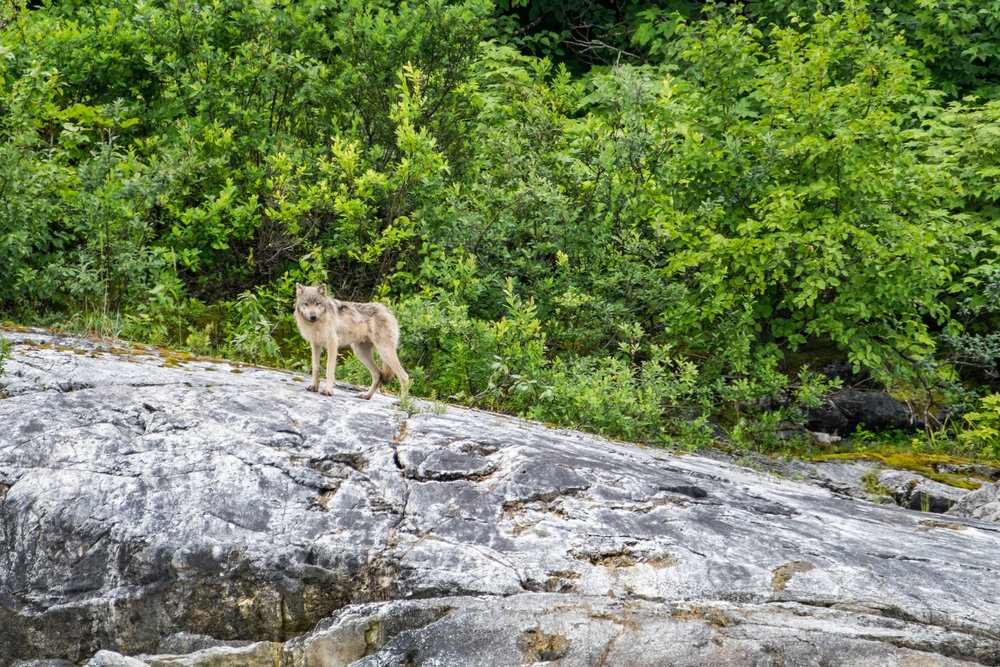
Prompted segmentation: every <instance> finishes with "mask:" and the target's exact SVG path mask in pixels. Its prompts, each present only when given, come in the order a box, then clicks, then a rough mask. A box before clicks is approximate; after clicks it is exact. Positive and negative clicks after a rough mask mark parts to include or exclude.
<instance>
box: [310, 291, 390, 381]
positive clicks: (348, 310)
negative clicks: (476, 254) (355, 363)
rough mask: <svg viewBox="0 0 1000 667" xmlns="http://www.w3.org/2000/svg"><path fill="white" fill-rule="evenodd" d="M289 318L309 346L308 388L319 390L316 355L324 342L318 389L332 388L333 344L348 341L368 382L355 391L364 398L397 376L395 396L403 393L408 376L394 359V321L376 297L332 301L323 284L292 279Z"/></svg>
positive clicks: (338, 344)
mask: <svg viewBox="0 0 1000 667" xmlns="http://www.w3.org/2000/svg"><path fill="white" fill-rule="evenodd" d="M295 323H296V324H297V325H298V327H299V333H301V334H302V337H303V338H305V339H306V340H307V341H309V344H310V345H311V346H312V384H310V385H309V386H308V387H306V389H307V390H308V391H318V390H319V361H320V355H321V354H322V352H323V348H324V347H325V348H326V387H325V388H324V389H323V391H322V393H323V395H325V396H329V395H330V394H331V393H333V381H334V375H335V374H336V372H337V350H339V349H340V348H342V347H347V346H348V345H350V346H351V349H352V350H354V354H356V355H357V356H358V359H360V360H361V363H363V364H364V365H365V366H366V367H367V368H368V370H369V371H370V372H371V374H372V386H371V387H369V388H368V391H366V392H361V393H360V394H358V398H364V399H366V400H367V399H370V398H371V397H372V395H374V394H375V390H376V389H378V388H379V385H381V384H385V383H386V382H388V381H389V380H391V379H392V378H393V375H395V376H396V377H398V378H399V385H400V387H401V391H400V397H401V398H405V397H406V392H407V389H408V387H409V384H410V376H409V375H407V374H406V371H405V370H403V366H402V365H400V363H399V357H398V356H397V353H396V349H397V347H398V345H399V323H398V322H397V321H396V317H395V316H394V315H393V314H392V311H390V310H389V309H388V308H386V307H385V306H383V305H382V304H380V303H353V302H351V301H337V300H335V299H332V298H330V297H329V296H327V294H326V285H317V286H315V287H307V286H306V285H302V284H299V283H296V284H295ZM373 349H375V350H378V353H379V356H380V357H382V362H383V366H382V368H379V367H378V364H376V363H375V358H374V357H373V356H372V350H373Z"/></svg>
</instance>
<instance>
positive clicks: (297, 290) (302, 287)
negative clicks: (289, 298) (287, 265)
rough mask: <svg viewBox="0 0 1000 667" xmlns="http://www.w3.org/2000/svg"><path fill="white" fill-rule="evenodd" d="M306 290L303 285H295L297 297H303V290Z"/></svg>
mask: <svg viewBox="0 0 1000 667" xmlns="http://www.w3.org/2000/svg"><path fill="white" fill-rule="evenodd" d="M305 288H306V286H305V285H303V284H302V283H295V296H302V290H304V289H305Z"/></svg>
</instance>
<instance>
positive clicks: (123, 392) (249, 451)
mask: <svg viewBox="0 0 1000 667" xmlns="http://www.w3.org/2000/svg"><path fill="white" fill-rule="evenodd" d="M5 335H6V337H7V338H8V339H9V340H10V341H11V343H12V356H11V358H10V359H8V360H7V362H6V374H5V375H3V376H0V391H2V392H3V395H5V396H6V398H3V399H0V498H2V504H0V663H2V664H17V663H18V662H19V661H31V660H45V661H46V662H45V664H47V665H51V664H89V665H92V666H98V665H144V664H145V665H230V664H231V665H349V664H357V665H366V666H375V665H397V664H413V665H419V664H435V665H471V664H475V665H511V664H523V663H529V664H530V663H538V662H553V661H558V663H559V664H565V665H598V664H607V665H624V664H628V665H664V664H721V665H745V664H796V665H809V664H815V665H819V664H838V665H841V664H857V665H873V664H885V665H898V664H913V665H951V664H967V663H969V662H973V663H981V664H1000V596H998V594H997V581H998V576H1000V525H998V524H995V523H989V522H982V521H979V520H977V519H975V518H968V517H958V516H946V517H942V516H941V515H933V514H925V513H922V512H919V511H912V510H906V509H901V508H894V507H880V506H876V505H872V504H870V503H865V502H860V501H854V500H850V499H847V498H843V497H838V496H837V495H835V494H834V493H833V492H831V491H830V490H828V489H825V488H821V487H819V486H816V485H810V484H807V483H802V482H795V481H790V480H783V479H779V478H775V477H772V476H767V475H763V474H760V473H756V472H753V471H750V470H747V469H743V468H739V467H737V466H733V465H729V464H725V463H720V462H717V461H712V460H709V459H704V458H700V457H697V456H677V455H674V454H672V453H670V452H666V451H662V450H651V449H642V448H638V447H634V446H629V445H623V444H617V443H611V442H607V441H604V440H601V439H598V438H594V437H591V436H588V435H584V434H580V433H575V432H570V431H563V430H556V429H551V428H546V427H544V426H540V425H537V424H531V423H526V422H523V421H518V420H515V419H510V418H506V417H501V416H497V415H493V414H488V413H482V412H474V411H467V410H461V409H456V408H450V407H449V408H447V410H446V411H444V412H443V413H441V412H440V411H439V410H436V409H434V406H430V405H423V406H421V407H423V408H425V409H426V411H425V412H421V413H419V414H414V415H408V414H407V413H406V412H403V411H401V410H400V409H399V408H398V407H395V406H394V401H395V397H394V396H392V395H389V394H380V395H377V396H376V397H375V398H373V399H372V400H371V401H363V400H360V399H357V398H355V397H354V394H353V392H351V391H347V390H345V388H344V387H343V386H339V387H338V390H337V391H336V392H335V394H334V396H332V397H325V396H321V395H318V394H314V393H308V392H306V391H305V385H306V383H305V382H303V381H302V378H301V377H300V376H296V375H293V374H288V373H282V372H279V371H274V370H267V369H259V368H252V367H242V366H238V365H234V364H231V363H229V362H223V361H208V360H197V359H191V358H181V357H178V356H176V355H175V356H171V355H170V354H169V353H163V352H159V351H156V350H153V349H150V348H143V347H131V348H128V347H124V346H123V344H120V343H116V345H117V347H115V346H112V345H109V344H104V345H102V344H97V343H93V342H88V341H84V340H79V339H73V338H62V337H57V336H54V335H52V334H49V333H46V332H41V331H18V332H13V331H11V332H5ZM60 661H65V662H62V663H61V662H60Z"/></svg>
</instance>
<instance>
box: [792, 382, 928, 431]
mask: <svg viewBox="0 0 1000 667" xmlns="http://www.w3.org/2000/svg"><path fill="white" fill-rule="evenodd" d="M805 417H806V424H805V426H806V428H807V429H809V430H810V431H816V432H820V433H832V434H836V435H840V436H848V435H850V434H852V433H854V431H855V430H856V429H857V428H858V427H859V426H863V427H864V428H866V429H868V430H870V431H876V432H877V431H884V430H886V429H892V428H897V429H904V430H911V429H914V428H917V427H920V426H922V425H923V420H922V419H921V418H920V417H919V416H918V415H916V414H914V413H913V411H911V410H910V409H909V408H908V407H906V406H905V405H903V404H902V403H901V402H900V401H899V400H898V399H896V398H895V397H894V396H892V395H891V394H887V393H884V392H867V391H860V390H857V389H843V390H840V391H837V392H834V393H833V394H831V395H830V396H828V397H827V398H826V399H825V401H824V402H823V404H822V405H820V406H818V407H815V408H808V409H806V410H805Z"/></svg>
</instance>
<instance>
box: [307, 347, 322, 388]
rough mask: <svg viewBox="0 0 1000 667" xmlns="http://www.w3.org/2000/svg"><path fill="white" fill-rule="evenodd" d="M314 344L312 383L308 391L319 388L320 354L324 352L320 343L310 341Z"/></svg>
mask: <svg viewBox="0 0 1000 667" xmlns="http://www.w3.org/2000/svg"><path fill="white" fill-rule="evenodd" d="M309 344H310V345H311V346H312V384H310V385H309V386H308V387H306V391H318V390H319V356H320V354H321V353H322V352H323V347H322V346H321V345H320V344H319V343H313V342H312V341H310V343H309Z"/></svg>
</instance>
